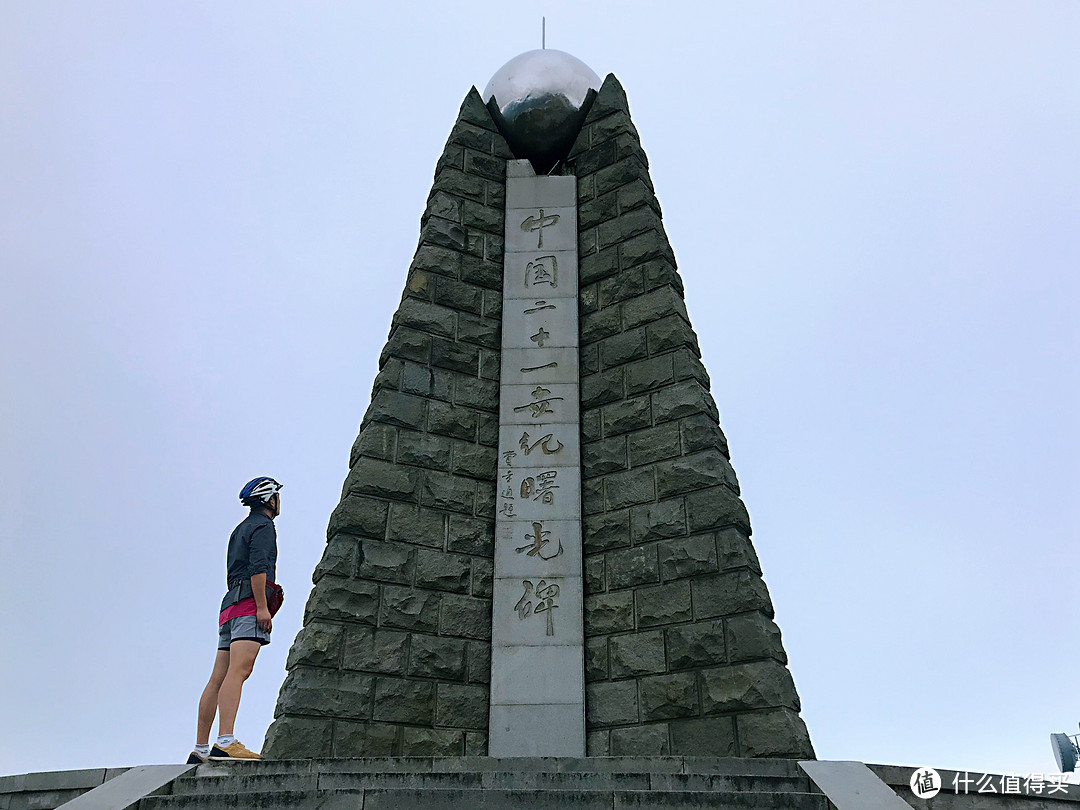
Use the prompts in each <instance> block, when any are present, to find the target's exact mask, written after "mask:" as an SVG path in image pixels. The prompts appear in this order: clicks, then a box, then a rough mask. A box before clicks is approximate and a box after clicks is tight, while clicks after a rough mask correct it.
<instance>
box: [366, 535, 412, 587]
mask: <svg viewBox="0 0 1080 810" xmlns="http://www.w3.org/2000/svg"><path fill="white" fill-rule="evenodd" d="M415 557H416V549H415V547H413V546H410V545H408V544H406V543H395V542H393V541H391V540H371V541H369V542H368V543H366V544H365V547H364V561H363V562H362V563H361V564H360V571H359V576H360V578H361V579H374V580H378V581H380V582H396V583H398V584H408V583H410V582H411V581H412V575H413V566H414V562H415Z"/></svg>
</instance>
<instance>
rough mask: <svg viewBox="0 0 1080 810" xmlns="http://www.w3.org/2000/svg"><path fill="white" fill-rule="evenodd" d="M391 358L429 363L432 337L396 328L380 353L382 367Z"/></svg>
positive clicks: (402, 327)
mask: <svg viewBox="0 0 1080 810" xmlns="http://www.w3.org/2000/svg"><path fill="white" fill-rule="evenodd" d="M390 357H399V358H401V359H402V360H413V361H415V362H417V363H427V362H428V360H429V358H430V357H431V335H427V334H424V333H423V332H417V331H416V330H414V329H409V328H408V327H405V326H396V327H394V330H393V331H392V332H391V333H390V336H389V337H388V338H387V339H386V345H385V346H383V350H382V352H380V353H379V363H380V365H381V364H382V363H384V362H385V361H386V360H387V358H390ZM365 421H366V417H365Z"/></svg>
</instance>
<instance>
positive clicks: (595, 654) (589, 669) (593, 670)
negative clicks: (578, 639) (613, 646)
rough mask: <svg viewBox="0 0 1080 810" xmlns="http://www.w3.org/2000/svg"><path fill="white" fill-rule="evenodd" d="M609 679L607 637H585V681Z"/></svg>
mask: <svg viewBox="0 0 1080 810" xmlns="http://www.w3.org/2000/svg"><path fill="white" fill-rule="evenodd" d="M607 679H608V645H607V637H606V636H603V637H599V638H597V637H595V636H594V637H592V638H586V639H585V681H586V683H588V682H590V681H606V680H607Z"/></svg>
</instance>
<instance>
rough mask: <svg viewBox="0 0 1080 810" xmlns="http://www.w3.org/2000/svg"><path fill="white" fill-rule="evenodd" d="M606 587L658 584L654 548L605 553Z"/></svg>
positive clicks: (638, 547) (647, 547) (644, 547)
mask: <svg viewBox="0 0 1080 810" xmlns="http://www.w3.org/2000/svg"><path fill="white" fill-rule="evenodd" d="M606 556H607V586H608V587H609V588H611V589H613V590H614V589H618V588H629V587H632V586H634V585H643V584H645V583H652V582H659V581H660V574H659V569H658V567H657V564H656V548H655V546H637V547H635V548H627V549H620V550H618V551H609V552H608V553H607V555H606Z"/></svg>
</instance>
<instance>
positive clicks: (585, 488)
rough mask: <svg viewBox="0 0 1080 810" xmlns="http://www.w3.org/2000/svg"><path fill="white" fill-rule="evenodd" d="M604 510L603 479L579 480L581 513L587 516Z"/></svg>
mask: <svg viewBox="0 0 1080 810" xmlns="http://www.w3.org/2000/svg"><path fill="white" fill-rule="evenodd" d="M603 511H604V479H603V478H593V479H592V480H589V481H582V482H581V513H582V514H583V515H584V516H585V517H588V516H589V515H595V514H597V513H598V512H603Z"/></svg>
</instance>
